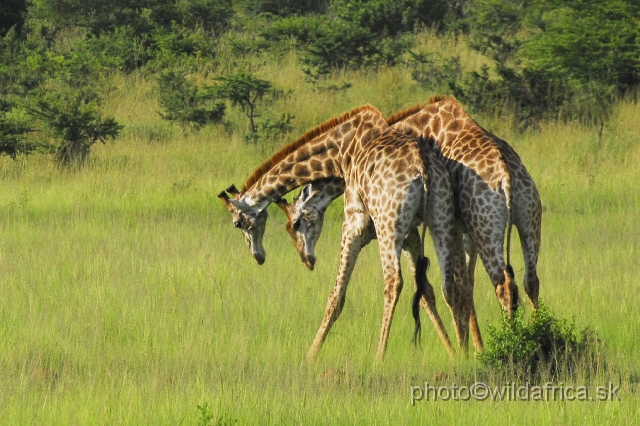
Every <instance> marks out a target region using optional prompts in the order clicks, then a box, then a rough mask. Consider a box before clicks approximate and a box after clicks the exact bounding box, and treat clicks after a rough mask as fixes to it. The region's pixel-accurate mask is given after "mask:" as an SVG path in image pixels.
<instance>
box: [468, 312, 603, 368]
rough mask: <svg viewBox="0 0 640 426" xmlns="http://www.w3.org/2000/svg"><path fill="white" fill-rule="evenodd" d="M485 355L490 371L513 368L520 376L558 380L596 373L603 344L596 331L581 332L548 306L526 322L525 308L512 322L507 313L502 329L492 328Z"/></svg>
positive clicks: (481, 360)
mask: <svg viewBox="0 0 640 426" xmlns="http://www.w3.org/2000/svg"><path fill="white" fill-rule="evenodd" d="M488 330H489V339H488V342H487V346H486V350H485V352H483V353H481V354H479V355H478V359H479V360H480V362H481V363H482V364H484V365H485V366H487V367H490V368H494V369H495V368H497V369H501V368H504V367H507V368H509V369H510V370H511V371H510V372H511V373H513V374H515V375H517V376H520V377H525V376H526V377H532V378H539V377H541V376H542V375H543V374H545V373H547V374H550V375H551V376H552V377H553V378H557V377H559V376H561V375H563V374H567V375H574V374H576V372H577V369H578V368H582V369H584V370H585V371H586V373H591V372H593V371H592V370H593V369H594V368H597V367H598V366H599V365H598V363H599V362H602V355H601V350H602V348H603V345H602V342H601V341H600V340H599V339H597V337H596V336H595V334H594V333H593V331H591V330H589V329H583V330H582V331H580V332H578V330H577V329H576V326H575V324H574V323H573V322H572V323H571V324H569V323H567V322H566V321H564V320H558V319H556V318H554V317H552V316H551V313H550V312H549V310H548V309H547V307H546V306H545V305H544V304H542V303H541V304H540V307H539V309H538V310H537V311H535V312H533V313H532V315H531V319H530V321H529V322H528V323H525V321H524V318H523V313H522V309H519V310H518V311H517V312H516V314H515V315H514V317H513V318H512V319H509V318H508V317H507V315H506V314H505V315H504V316H503V324H502V327H491V326H490V327H489V328H488Z"/></svg>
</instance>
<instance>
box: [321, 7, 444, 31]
mask: <svg viewBox="0 0 640 426" xmlns="http://www.w3.org/2000/svg"><path fill="white" fill-rule="evenodd" d="M331 6H332V9H333V10H334V12H335V14H336V15H337V16H338V17H340V18H341V19H343V20H344V21H346V22H349V23H351V24H352V25H355V26H356V27H359V28H366V29H368V30H369V31H371V32H372V33H374V34H381V35H382V36H383V37H396V36H398V35H401V34H403V33H406V32H411V31H413V29H414V28H415V26H416V25H425V26H427V27H435V28H439V29H442V28H443V27H444V22H445V18H446V17H447V15H448V14H449V12H450V10H451V9H452V6H453V2H449V1H446V0H400V1H388V0H355V1H354V0H332V1H331Z"/></svg>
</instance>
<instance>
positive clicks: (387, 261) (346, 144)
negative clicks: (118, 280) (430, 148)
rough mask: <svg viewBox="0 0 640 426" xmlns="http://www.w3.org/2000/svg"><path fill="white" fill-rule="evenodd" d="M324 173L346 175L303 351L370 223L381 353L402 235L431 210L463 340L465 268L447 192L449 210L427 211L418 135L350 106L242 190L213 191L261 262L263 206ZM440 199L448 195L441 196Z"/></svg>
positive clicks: (317, 344) (337, 308)
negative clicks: (455, 250) (328, 283)
mask: <svg viewBox="0 0 640 426" xmlns="http://www.w3.org/2000/svg"><path fill="white" fill-rule="evenodd" d="M436 167H437V166H436ZM444 175H445V177H446V173H445V174H444ZM327 178H339V179H343V180H344V182H345V189H344V200H345V201H344V217H345V221H344V223H343V227H342V244H341V258H340V267H339V271H338V276H337V279H336V283H335V286H334V289H333V291H332V293H331V295H330V296H329V299H328V301H327V306H326V309H325V315H324V318H323V321H322V324H321V326H320V328H319V330H318V332H317V334H316V337H315V339H314V341H313V344H312V346H311V349H310V351H309V354H308V358H309V359H313V358H314V357H315V356H316V355H317V353H318V351H319V350H320V348H321V347H322V344H323V342H324V340H325V338H326V336H327V333H328V332H329V330H330V328H331V326H332V325H333V323H334V322H335V321H336V320H337V318H338V317H339V315H340V313H341V311H342V308H343V306H344V301H345V294H346V289H347V285H348V282H349V279H350V276H351V273H352V271H353V267H354V265H355V262H356V259H357V256H358V254H359V252H360V250H361V248H362V247H363V243H364V242H366V241H367V238H368V230H369V229H370V226H371V225H370V224H371V223H373V225H374V226H375V231H376V236H377V238H378V240H379V242H380V244H379V249H380V259H381V263H382V267H383V274H384V279H385V288H384V314H383V318H382V324H381V330H380V337H379V339H378V346H377V350H376V356H377V358H378V359H381V358H382V357H383V355H384V352H385V349H386V345H387V341H388V337H389V332H390V327H391V322H392V317H393V313H394V310H395V306H396V304H397V301H398V297H399V295H400V292H401V290H402V286H403V280H402V275H401V270H400V252H401V250H402V247H403V246H404V245H405V242H406V241H407V240H411V238H408V237H407V235H409V234H410V231H411V230H412V229H415V228H417V226H418V224H419V223H421V222H424V221H429V220H430V219H429V216H430V215H433V214H435V215H437V214H441V215H442V216H443V217H444V218H445V220H442V221H441V222H442V223H441V225H442V227H443V229H442V231H441V232H440V233H438V234H437V235H438V237H439V238H441V241H440V242H439V243H438V244H436V247H437V251H438V253H439V256H438V258H439V259H438V260H439V262H440V265H441V271H442V275H443V293H444V295H445V300H446V302H447V304H448V305H449V307H450V309H451V312H452V315H453V317H454V324H455V329H456V335H457V336H458V340H459V342H463V341H466V340H467V339H468V337H467V336H468V327H469V325H468V321H469V316H470V311H469V309H470V308H469V305H468V304H467V303H466V302H467V301H468V300H469V295H467V294H465V291H466V290H467V289H466V287H465V286H463V285H458V283H457V282H456V279H455V276H456V275H458V274H460V273H463V272H464V262H462V264H460V265H458V266H457V268H456V265H455V264H454V256H452V253H451V252H450V250H451V248H452V247H454V241H453V238H454V237H453V236H454V233H453V229H454V221H453V201H452V198H451V197H450V196H449V198H448V200H449V201H448V202H449V208H448V210H447V209H445V210H441V211H436V209H431V210H433V213H430V212H428V210H429V209H428V206H429V200H428V198H429V197H430V194H431V191H430V190H429V186H430V184H431V178H432V176H430V175H429V171H428V169H427V166H426V165H425V161H424V159H423V156H422V150H421V148H420V146H419V145H418V143H417V140H416V139H415V138H414V137H413V136H410V135H405V134H402V133H399V132H398V131H396V130H395V129H393V128H391V127H390V126H389V125H388V124H387V122H386V121H385V119H384V117H383V116H382V115H381V114H380V112H379V111H378V110H376V109H375V108H373V107H372V106H370V105H365V106H363V107H361V108H356V109H354V110H352V111H350V112H348V113H346V114H344V115H343V116H341V117H338V118H335V119H332V120H329V121H328V122H326V123H324V124H322V125H320V126H318V127H316V128H314V129H312V130H311V131H309V132H307V133H305V135H303V136H302V137H301V138H300V139H298V140H296V141H294V142H292V143H290V144H289V145H287V146H286V147H285V148H283V149H282V150H281V151H279V152H278V153H276V154H274V155H273V156H272V157H271V158H270V159H268V160H267V161H266V162H265V163H264V164H263V165H261V166H260V167H259V168H258V169H257V170H256V171H255V172H254V174H253V175H252V176H251V177H250V178H249V179H248V181H247V183H246V184H245V185H244V187H243V189H242V191H238V190H237V189H235V187H233V186H232V187H230V188H228V189H227V192H229V193H230V194H231V196H232V197H233V198H231V197H229V195H228V194H227V193H226V192H225V191H223V192H221V193H220V194H219V195H218V196H219V198H220V199H221V200H222V201H223V202H224V204H225V206H226V207H227V209H228V210H229V211H230V213H231V215H232V218H233V223H234V225H235V226H236V227H238V228H240V229H241V230H242V232H243V235H244V237H245V240H246V242H247V244H248V245H249V247H250V249H251V251H252V254H253V256H254V258H255V259H256V261H257V262H258V263H262V262H264V259H265V253H264V248H263V247H262V236H263V234H264V227H265V224H266V220H267V213H266V207H267V206H268V205H269V204H270V203H272V202H274V201H276V200H278V199H279V198H281V197H282V196H283V195H285V194H286V193H288V192H290V191H291V190H293V189H295V188H297V187H300V186H303V185H306V184H307V183H310V182H314V181H318V180H319V179H327ZM449 195H450V191H449ZM442 202H443V203H446V202H447V201H446V197H445V199H444V200H443V201H442ZM447 218H448V219H447ZM447 227H448V228H447ZM431 232H432V236H433V235H434V233H436V232H434V230H433V229H432V231H431ZM412 238H414V237H412ZM414 239H415V238H414ZM418 239H419V238H418ZM454 268H456V269H457V270H458V271H457V273H456V272H454ZM425 274H426V271H425ZM417 275H418V276H417V277H416V278H419V274H417ZM425 279H426V278H425ZM425 303H426V302H425Z"/></svg>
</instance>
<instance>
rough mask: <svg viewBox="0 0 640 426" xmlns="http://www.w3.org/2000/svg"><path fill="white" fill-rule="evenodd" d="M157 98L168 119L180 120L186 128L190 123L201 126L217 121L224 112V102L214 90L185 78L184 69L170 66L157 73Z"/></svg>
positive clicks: (162, 114)
mask: <svg viewBox="0 0 640 426" xmlns="http://www.w3.org/2000/svg"><path fill="white" fill-rule="evenodd" d="M158 89H159V91H160V94H159V99H158V102H159V104H160V106H161V107H162V108H163V109H164V113H160V115H161V116H162V118H164V119H165V120H171V121H177V122H178V123H179V124H180V125H181V126H182V129H183V131H184V130H186V128H187V126H188V125H193V126H194V127H196V128H198V127H202V126H204V125H207V124H209V123H217V122H219V121H220V120H221V119H222V117H223V116H224V111H225V104H224V103H222V102H220V101H219V100H218V99H217V97H216V96H215V93H213V92H212V91H211V90H207V89H206V88H202V87H198V86H197V85H196V84H194V83H192V82H190V81H188V80H187V78H186V73H185V72H184V71H174V70H168V71H165V72H163V73H161V74H160V75H159V76H158Z"/></svg>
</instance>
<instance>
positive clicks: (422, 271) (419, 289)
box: [411, 254, 429, 346]
mask: <svg viewBox="0 0 640 426" xmlns="http://www.w3.org/2000/svg"><path fill="white" fill-rule="evenodd" d="M427 269H429V259H428V258H427V257H425V256H424V255H423V254H421V255H420V256H419V257H418V260H417V261H416V291H415V293H414V294H413V299H412V300H411V311H412V313H413V320H414V321H415V323H416V328H415V330H414V332H413V340H412V342H413V344H414V345H416V346H417V345H418V343H419V341H420V331H421V329H422V324H421V323H420V299H422V296H424V294H425V289H426V287H427V284H428V281H427Z"/></svg>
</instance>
